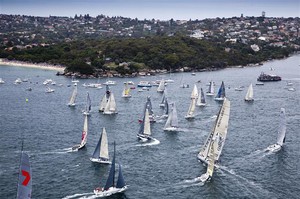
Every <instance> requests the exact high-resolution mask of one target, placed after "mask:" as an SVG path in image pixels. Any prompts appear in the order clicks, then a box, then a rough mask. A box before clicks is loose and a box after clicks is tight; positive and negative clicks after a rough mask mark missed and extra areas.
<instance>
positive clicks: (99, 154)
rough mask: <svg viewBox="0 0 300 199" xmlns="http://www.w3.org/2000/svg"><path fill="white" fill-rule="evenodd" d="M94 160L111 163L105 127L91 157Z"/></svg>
mask: <svg viewBox="0 0 300 199" xmlns="http://www.w3.org/2000/svg"><path fill="white" fill-rule="evenodd" d="M90 160H91V161H92V162H98V163H103V164H110V163H111V162H110V161H109V155H108V141H107V134H106V130H105V128H103V130H102V133H101V135H100V138H99V141H98V143H97V146H96V148H95V151H94V153H93V155H92V157H91V158H90Z"/></svg>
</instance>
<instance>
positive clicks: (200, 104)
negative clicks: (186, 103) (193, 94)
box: [196, 88, 206, 106]
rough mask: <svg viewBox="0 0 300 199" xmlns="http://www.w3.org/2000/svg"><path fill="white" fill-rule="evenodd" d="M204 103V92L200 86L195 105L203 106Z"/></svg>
mask: <svg viewBox="0 0 300 199" xmlns="http://www.w3.org/2000/svg"><path fill="white" fill-rule="evenodd" d="M205 104H206V101H205V96H204V92H203V89H202V88H200V95H199V97H198V99H197V104H196V105H197V106H205Z"/></svg>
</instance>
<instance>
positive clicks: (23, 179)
mask: <svg viewBox="0 0 300 199" xmlns="http://www.w3.org/2000/svg"><path fill="white" fill-rule="evenodd" d="M31 176H32V175H31V168H30V163H29V156H28V155H27V154H26V153H25V152H23V150H22V154H21V162H20V168H19V180H18V192H17V199H30V198H31V191H32V180H31Z"/></svg>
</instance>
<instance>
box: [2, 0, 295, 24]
mask: <svg viewBox="0 0 300 199" xmlns="http://www.w3.org/2000/svg"><path fill="white" fill-rule="evenodd" d="M262 11H265V13H266V17H300V0H0V13H1V14H20V15H31V16H42V17H49V16H50V15H51V16H67V17H74V16H75V14H77V15H80V14H82V15H84V14H89V15H90V16H92V17H95V16H97V15H100V14H103V15H106V16H110V17H112V16H122V17H130V18H138V19H140V20H143V19H160V20H169V19H171V18H172V19H174V20H189V19H192V20H195V19H199V20H201V19H205V18H216V17H220V18H222V17H225V18H229V17H235V16H238V17H239V16H241V14H243V15H244V16H261V14H262Z"/></svg>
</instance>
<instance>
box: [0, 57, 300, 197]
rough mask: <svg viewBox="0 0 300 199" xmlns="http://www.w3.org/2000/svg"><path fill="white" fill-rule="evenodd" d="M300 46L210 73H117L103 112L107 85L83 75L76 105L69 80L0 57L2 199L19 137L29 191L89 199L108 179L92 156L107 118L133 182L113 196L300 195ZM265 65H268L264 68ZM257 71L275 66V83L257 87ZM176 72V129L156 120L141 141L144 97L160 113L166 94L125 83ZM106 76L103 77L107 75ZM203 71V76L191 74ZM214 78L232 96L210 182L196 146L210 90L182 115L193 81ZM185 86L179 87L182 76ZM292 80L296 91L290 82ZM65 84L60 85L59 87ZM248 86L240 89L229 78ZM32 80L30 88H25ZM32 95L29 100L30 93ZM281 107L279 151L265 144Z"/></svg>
mask: <svg viewBox="0 0 300 199" xmlns="http://www.w3.org/2000/svg"><path fill="white" fill-rule="evenodd" d="M299 60H300V56H299V55H294V56H292V57H289V58H287V59H284V60H276V61H271V62H268V63H265V64H264V65H263V66H259V67H249V68H229V69H225V70H220V71H214V72H202V73H196V75H195V76H192V75H191V74H190V73H184V74H182V73H177V74H171V75H170V76H169V74H167V75H157V76H147V77H145V78H141V77H138V78H132V79H126V78H116V79H115V78H111V79H110V80H115V81H117V85H116V86H112V87H111V90H112V91H113V92H114V94H115V97H116V103H117V108H118V114H117V115H115V116H108V115H103V114H102V113H99V112H98V106H99V103H100V100H101V98H102V96H103V95H104V92H105V89H104V88H103V89H93V88H90V89H86V88H84V87H83V86H81V85H82V84H83V83H93V82H94V83H95V82H96V81H97V80H93V79H89V80H80V82H79V83H78V101H77V102H78V103H77V106H76V107H75V108H70V107H68V106H67V105H66V104H67V103H68V100H69V98H70V95H71V92H72V87H67V85H69V84H71V79H70V78H66V77H62V76H55V72H54V71H46V70H42V69H29V68H20V67H9V66H0V77H1V78H3V79H4V81H5V82H6V83H5V84H2V85H0V100H1V101H0V117H1V119H0V126H1V128H0V133H1V138H0V139H1V144H0V175H1V180H0V187H1V189H0V198H15V197H16V190H17V179H18V177H17V175H18V167H19V160H20V150H21V141H22V139H23V141H24V151H25V152H27V153H28V154H29V156H30V162H31V165H32V173H33V174H32V175H33V176H32V182H33V190H32V198H35V199H40V198H94V196H93V189H94V188H95V187H97V186H99V185H101V186H104V183H105V181H106V178H107V176H108V171H109V166H107V165H97V164H94V163H92V162H91V161H90V160H89V157H90V156H91V154H92V153H93V151H94V148H95V146H96V143H97V141H98V139H99V135H100V132H101V131H102V127H106V130H107V133H108V141H109V151H110V154H112V150H113V146H112V143H113V141H116V143H117V154H116V155H117V156H116V160H117V162H121V164H122V166H123V174H124V178H125V181H126V183H127V184H128V185H129V189H128V190H127V191H126V192H125V193H124V194H119V195H115V196H112V197H111V198H132V199H133V198H155V199H156V198H172V199H174V198H197V199H198V198H299V194H300V188H299V187H300V168H299V160H300V145H299V143H300V136H299V128H300V114H299V110H300V66H299V64H300V63H299ZM270 67H272V68H274V71H270ZM261 71H264V72H266V73H275V74H277V75H280V76H281V77H282V78H283V80H282V81H280V82H270V83H265V85H264V86H255V83H256V78H257V77H258V75H259V74H260V72H261ZM18 77H20V78H22V79H24V78H29V79H30V82H31V83H30V82H23V83H22V84H20V85H14V84H13V82H14V80H15V79H16V78H18ZM49 78H51V79H53V80H55V81H56V83H57V85H56V86H52V87H53V88H54V89H55V92H54V93H46V92H45V89H46V87H45V86H44V85H43V84H42V82H43V81H44V80H46V79H49ZM161 78H165V79H167V78H172V79H173V80H175V83H173V84H169V85H168V86H167V89H168V96H169V102H172V101H173V102H176V105H177V112H178V118H179V125H180V131H179V132H177V133H170V132H168V133H167V132H164V131H163V126H164V124H165V120H158V121H157V123H155V124H153V125H152V133H153V137H154V138H156V139H157V140H159V142H157V143H154V144H153V145H147V146H144V145H142V144H140V143H139V142H138V141H137V138H136V134H137V132H138V129H139V123H138V119H139V118H141V115H142V112H143V107H144V103H145V102H146V96H148V95H150V96H151V100H152V105H153V109H154V113H155V114H156V115H161V114H162V113H163V110H162V109H161V108H160V107H159V102H160V100H161V97H162V95H161V94H160V93H157V92H156V87H152V88H151V89H150V91H144V92H138V89H135V90H132V98H130V99H124V98H122V97H121V93H122V89H123V82H124V81H128V80H132V81H134V82H135V83H136V84H137V83H138V82H139V81H141V80H151V81H152V80H157V79H161ZM106 80H107V79H100V82H101V83H103V82H105V81H106ZM198 80H201V83H196V82H197V81H198ZM210 80H213V81H215V82H216V86H215V89H218V87H219V86H220V84H221V81H224V83H225V86H226V95H227V97H228V98H229V99H230V101H231V113H230V120H229V129H228V135H227V140H226V143H225V146H224V150H223V153H222V156H221V158H220V160H221V163H220V164H221V168H220V169H217V170H216V172H215V173H214V175H213V179H212V181H210V182H208V183H205V184H203V183H200V182H198V181H197V180H196V178H197V177H199V176H200V175H201V174H202V173H205V172H206V168H205V167H204V166H202V165H201V164H200V163H199V162H198V161H197V158H196V157H197V153H198V151H199V149H200V148H201V146H202V144H203V143H204V141H205V139H206V137H207V136H208V133H209V132H210V131H211V128H212V126H213V123H214V116H215V115H216V114H217V112H218V110H219V107H220V103H217V102H215V101H214V100H213V97H211V98H209V97H207V102H208V106H206V107H204V108H199V107H196V108H197V109H196V114H197V116H196V118H195V119H194V120H192V121H188V120H186V119H185V118H184V116H185V114H186V112H187V110H188V107H189V103H190V94H191V92H192V88H193V86H192V85H193V84H197V86H198V89H200V87H203V88H204V90H205V91H206V89H207V86H206V83H208V82H209V81H210ZM181 81H183V82H184V83H188V84H190V88H185V89H183V88H179V85H180V82H181ZM251 82H252V83H253V84H254V98H255V101H254V103H252V104H249V103H245V102H244V96H245V94H246V91H247V87H248V86H249V84H250V83H251ZM287 82H292V83H293V86H292V87H294V88H295V89H296V91H294V92H293V91H288V90H287V87H288V86H287V85H286V84H287ZM58 84H63V86H58ZM239 86H245V89H244V90H243V91H235V90H234V88H235V87H239ZM28 87H31V88H32V89H33V90H32V91H26V88H28ZM86 91H89V93H90V97H91V100H92V112H91V117H89V135H88V142H87V147H86V149H84V150H82V151H78V152H69V149H70V148H71V147H72V146H73V145H75V144H78V143H79V142H80V139H81V131H82V128H83V120H84V117H83V115H82V113H81V111H82V109H84V102H85V98H86ZM26 99H28V102H26ZM281 107H283V108H285V110H286V115H287V137H286V143H285V145H284V147H283V149H282V150H281V151H279V152H277V153H266V152H264V150H265V149H266V148H267V147H268V146H269V145H271V144H273V143H275V142H276V136H277V129H278V126H279V113H280V108H281Z"/></svg>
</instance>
